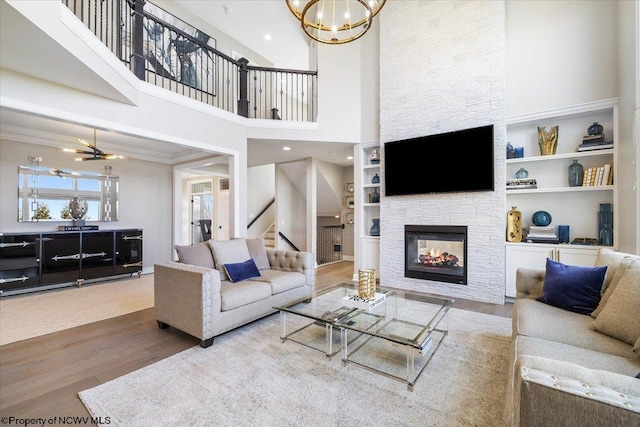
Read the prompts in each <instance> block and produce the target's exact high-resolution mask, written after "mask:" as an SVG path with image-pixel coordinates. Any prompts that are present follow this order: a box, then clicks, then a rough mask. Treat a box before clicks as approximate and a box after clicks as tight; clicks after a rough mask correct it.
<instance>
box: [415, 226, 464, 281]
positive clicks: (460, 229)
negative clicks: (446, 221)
mask: <svg viewBox="0 0 640 427" xmlns="http://www.w3.org/2000/svg"><path fill="white" fill-rule="evenodd" d="M404 241H405V256H404V262H405V267H404V275H405V277H411V278H414V279H424V280H433V281H436V282H447V283H456V284H460V285H466V284H467V227H466V226H458V225H405V226H404Z"/></svg>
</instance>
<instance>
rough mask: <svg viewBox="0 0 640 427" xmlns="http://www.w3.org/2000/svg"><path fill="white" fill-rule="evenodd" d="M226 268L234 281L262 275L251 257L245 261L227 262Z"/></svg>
mask: <svg viewBox="0 0 640 427" xmlns="http://www.w3.org/2000/svg"><path fill="white" fill-rule="evenodd" d="M224 269H225V271H226V272H227V274H228V275H229V278H230V279H231V281H232V282H234V283H235V282H241V281H243V280H247V279H252V278H254V277H258V276H260V271H258V267H256V263H255V262H254V261H253V259H251V258H249V259H248V260H246V261H245V262H238V263H233V264H225V265H224Z"/></svg>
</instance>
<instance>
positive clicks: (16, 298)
mask: <svg viewBox="0 0 640 427" xmlns="http://www.w3.org/2000/svg"><path fill="white" fill-rule="evenodd" d="M153 304H154V302H153V274H146V275H143V276H142V277H140V278H138V276H133V277H131V278H126V279H122V280H116V281H109V282H96V283H91V284H86V285H84V286H83V287H80V288H78V287H69V288H60V289H55V290H51V291H42V292H37V293H32V294H22V295H13V296H8V297H3V298H2V299H0V345H4V344H9V343H12V342H17V341H22V340H25V339H29V338H34V337H39V336H42V335H46V334H50V333H52V332H58V331H62V330H65V329H69V328H74V327H76V326H81V325H86V324H88V323H93V322H98V321H100V320H105V319H111V318H113V317H117V316H122V315H125V314H129V313H133V312H135V311H140V310H145V309H147V308H151V307H153Z"/></svg>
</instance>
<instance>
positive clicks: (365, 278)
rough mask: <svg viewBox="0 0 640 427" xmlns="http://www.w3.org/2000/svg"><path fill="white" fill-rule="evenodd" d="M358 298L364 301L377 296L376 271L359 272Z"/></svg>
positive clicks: (365, 270)
mask: <svg viewBox="0 0 640 427" xmlns="http://www.w3.org/2000/svg"><path fill="white" fill-rule="evenodd" d="M358 296H359V297H360V298H364V299H370V298H374V297H375V296H376V271H375V270H373V269H361V270H358Z"/></svg>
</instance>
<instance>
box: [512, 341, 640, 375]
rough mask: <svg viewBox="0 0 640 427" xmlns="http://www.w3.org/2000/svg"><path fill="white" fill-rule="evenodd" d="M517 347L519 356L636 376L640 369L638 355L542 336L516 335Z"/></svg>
mask: <svg viewBox="0 0 640 427" xmlns="http://www.w3.org/2000/svg"><path fill="white" fill-rule="evenodd" d="M515 348H516V355H517V357H521V356H523V355H528V356H538V357H544V358H548V359H554V360H560V361H565V362H571V363H575V364H576V365H580V366H583V367H585V368H589V369H599V370H603V371H607V372H615V373H618V374H622V375H629V376H634V375H635V374H636V373H637V372H638V370H640V359H638V358H637V357H633V356H632V357H624V356H619V355H612V354H607V353H603V352H600V351H595V350H591V349H588V348H583V347H576V346H572V345H569V344H565V343H559V342H555V341H547V340H544V339H541V338H533V337H525V336H519V337H516V343H515Z"/></svg>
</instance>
